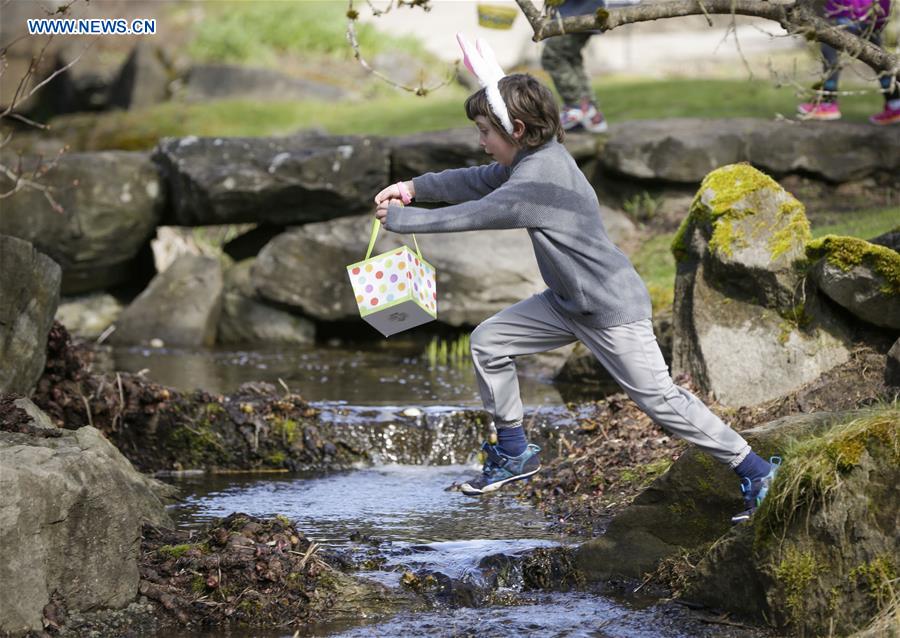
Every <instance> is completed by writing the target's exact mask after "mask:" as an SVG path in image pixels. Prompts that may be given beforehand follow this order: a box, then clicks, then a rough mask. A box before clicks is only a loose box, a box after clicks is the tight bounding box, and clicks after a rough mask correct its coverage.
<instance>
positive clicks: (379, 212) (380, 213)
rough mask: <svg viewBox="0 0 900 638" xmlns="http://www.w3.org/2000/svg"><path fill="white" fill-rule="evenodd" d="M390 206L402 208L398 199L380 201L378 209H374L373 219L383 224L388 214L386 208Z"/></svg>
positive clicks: (401, 203)
mask: <svg viewBox="0 0 900 638" xmlns="http://www.w3.org/2000/svg"><path fill="white" fill-rule="evenodd" d="M391 204H394V205H398V206H403V202H401V201H400V200H399V199H385V200H382V202H381V203H380V204H378V208H376V209H375V217H376V218H378V221H380V222H384V218H385V217H387V214H388V206H390V205H391Z"/></svg>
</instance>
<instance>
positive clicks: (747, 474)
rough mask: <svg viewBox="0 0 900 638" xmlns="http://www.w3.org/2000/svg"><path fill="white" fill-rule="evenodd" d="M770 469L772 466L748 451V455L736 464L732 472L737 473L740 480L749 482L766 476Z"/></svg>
mask: <svg viewBox="0 0 900 638" xmlns="http://www.w3.org/2000/svg"><path fill="white" fill-rule="evenodd" d="M771 467H772V466H771V465H770V464H769V462H768V461H767V460H765V459H764V458H763V457H761V456H760V455H758V454H757V453H756V452H754V451H753V450H750V454H748V455H747V456H746V457H744V460H743V461H741V462H740V463H738V466H737V467H736V468H734V471H735V472H737V475H738V476H740V477H741V478H742V479H744V478H748V479H750V480H751V481H755V480H756V479H761V478H762V477H764V476H765V475H766V474H768V473H769V469H770V468H771Z"/></svg>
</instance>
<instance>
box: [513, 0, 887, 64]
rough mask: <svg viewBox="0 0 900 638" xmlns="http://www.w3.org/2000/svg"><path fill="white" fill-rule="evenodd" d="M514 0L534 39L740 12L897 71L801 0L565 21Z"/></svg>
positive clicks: (661, 7) (631, 11)
mask: <svg viewBox="0 0 900 638" xmlns="http://www.w3.org/2000/svg"><path fill="white" fill-rule="evenodd" d="M516 3H517V4H518V5H519V8H520V9H521V10H522V13H523V14H524V15H525V17H526V18H527V19H528V22H529V24H530V25H531V28H532V30H533V31H534V37H533V38H532V40H534V41H535V42H540V41H541V40H544V39H546V38H550V37H553V36H555V35H561V34H562V33H579V32H586V31H611V30H612V29H615V28H616V27H620V26H622V25H625V24H634V23H636V22H648V21H650V20H663V19H666V18H678V17H683V16H691V15H704V16H706V17H707V18H708V16H709V15H711V14H718V15H745V16H753V17H757V18H764V19H766V20H772V21H773V22H777V23H778V24H780V25H781V26H782V27H783V28H784V29H785V30H786V31H787V32H788V33H791V34H795V35H802V36H803V37H805V38H806V39H808V40H815V41H817V42H821V43H823V44H828V45H830V46H831V47H833V48H835V49H837V50H839V51H844V52H846V53H848V54H850V55H852V56H853V57H855V58H857V59H859V60H860V61H861V62H864V63H865V64H867V65H868V66H870V67H871V68H872V69H874V70H875V71H877V72H879V73H881V74H888V75H894V76H896V75H898V74H900V56H896V55H892V54H891V53H888V52H887V51H886V50H885V49H883V48H881V47H879V46H876V45H874V44H872V43H871V42H869V41H868V40H867V39H865V38H861V37H858V36H855V35H853V34H852V33H848V32H847V31H846V30H844V29H840V28H836V27H835V26H834V25H832V24H831V23H829V22H828V21H827V20H825V19H824V18H822V17H820V16H818V15H816V13H815V11H814V10H813V7H812V6H811V4H810V3H809V2H808V1H805V0H793V1H789V2H784V3H778V2H769V1H768V0H667V1H666V2H660V3H654V4H641V5H636V6H630V7H623V8H621V9H600V10H599V11H597V12H596V13H595V14H587V15H581V16H573V17H570V18H565V19H564V20H557V19H551V18H546V17H541V15H540V13H539V12H538V10H537V9H536V8H535V6H534V3H533V2H532V1H531V0H516Z"/></svg>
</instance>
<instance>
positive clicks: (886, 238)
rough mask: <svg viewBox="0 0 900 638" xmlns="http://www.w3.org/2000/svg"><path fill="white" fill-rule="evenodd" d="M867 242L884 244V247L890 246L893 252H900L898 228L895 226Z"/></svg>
mask: <svg viewBox="0 0 900 638" xmlns="http://www.w3.org/2000/svg"><path fill="white" fill-rule="evenodd" d="M869 243H870V244H877V245H879V246H884V247H886V248H890V249H891V250H893V251H894V252H898V253H900V228H895V229H894V230H889V231H888V232H886V233H883V234H881V235H879V236H878V237H873V238H872V239H870V240H869Z"/></svg>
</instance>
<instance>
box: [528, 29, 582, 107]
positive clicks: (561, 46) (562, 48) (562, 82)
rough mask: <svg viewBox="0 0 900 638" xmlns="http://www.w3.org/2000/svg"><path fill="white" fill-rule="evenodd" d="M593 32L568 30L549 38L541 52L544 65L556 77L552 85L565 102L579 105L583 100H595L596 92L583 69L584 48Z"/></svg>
mask: <svg viewBox="0 0 900 638" xmlns="http://www.w3.org/2000/svg"><path fill="white" fill-rule="evenodd" d="M591 35H592V34H590V33H566V34H565V35H558V36H556V37H553V38H548V39H547V42H546V43H545V44H544V51H543V53H542V54H541V66H542V67H544V70H545V71H546V72H547V73H549V74H550V77H551V78H553V84H555V85H556V90H557V91H559V95H560V97H561V98H562V101H563V104H578V102H580V101H581V100H583V99H587V100H591V101H592V100H593V99H594V94H593V91H592V90H591V84H590V82H589V81H588V77H587V73H585V72H584V61H583V60H582V58H581V51H582V49H584V46H585V45H586V44H587V42H588V40H589V39H590V37H591Z"/></svg>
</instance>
